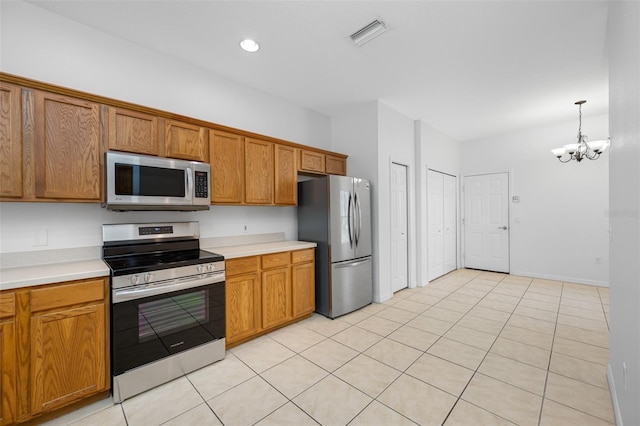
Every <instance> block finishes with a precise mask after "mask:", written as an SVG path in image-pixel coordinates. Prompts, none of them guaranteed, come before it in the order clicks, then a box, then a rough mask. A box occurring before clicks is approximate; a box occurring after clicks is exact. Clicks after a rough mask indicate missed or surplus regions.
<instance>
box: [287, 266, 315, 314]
mask: <svg viewBox="0 0 640 426" xmlns="http://www.w3.org/2000/svg"><path fill="white" fill-rule="evenodd" d="M315 273H316V271H315V266H314V263H313V262H307V263H302V264H299V265H292V266H291V299H292V309H293V316H294V317H300V316H304V315H308V314H311V313H312V312H313V311H314V310H315V309H316V297H315V296H316V295H315Z"/></svg>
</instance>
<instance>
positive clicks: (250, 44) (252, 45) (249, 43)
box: [240, 38, 260, 53]
mask: <svg viewBox="0 0 640 426" xmlns="http://www.w3.org/2000/svg"><path fill="white" fill-rule="evenodd" d="M240 47H242V50H244V51H246V52H251V53H253V52H257V51H258V49H260V45H259V44H258V43H256V42H255V41H254V40H251V39H250V38H248V39H246V40H242V41H241V42H240Z"/></svg>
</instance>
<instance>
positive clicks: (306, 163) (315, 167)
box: [300, 149, 325, 173]
mask: <svg viewBox="0 0 640 426" xmlns="http://www.w3.org/2000/svg"><path fill="white" fill-rule="evenodd" d="M324 162H325V155H324V154H322V153H319V152H315V151H308V150H306V149H301V150H300V170H302V171H306V172H316V173H324V172H325V164H324Z"/></svg>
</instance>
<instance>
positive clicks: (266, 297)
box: [262, 266, 292, 328]
mask: <svg viewBox="0 0 640 426" xmlns="http://www.w3.org/2000/svg"><path fill="white" fill-rule="evenodd" d="M291 318H292V315H291V268H290V267H289V266H285V267H283V268H276V269H270V270H268V271H263V272H262V327H263V328H272V327H275V326H278V325H280V324H283V323H285V322H287V321H288V320H290V319H291Z"/></svg>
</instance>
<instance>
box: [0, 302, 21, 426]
mask: <svg viewBox="0 0 640 426" xmlns="http://www.w3.org/2000/svg"><path fill="white" fill-rule="evenodd" d="M15 334H16V324H15V295H14V294H13V293H4V294H0V395H1V397H2V400H1V401H0V425H8V424H11V423H13V421H14V420H15V418H16V398H17V393H16V392H17V391H16V338H15Z"/></svg>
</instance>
